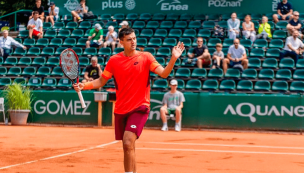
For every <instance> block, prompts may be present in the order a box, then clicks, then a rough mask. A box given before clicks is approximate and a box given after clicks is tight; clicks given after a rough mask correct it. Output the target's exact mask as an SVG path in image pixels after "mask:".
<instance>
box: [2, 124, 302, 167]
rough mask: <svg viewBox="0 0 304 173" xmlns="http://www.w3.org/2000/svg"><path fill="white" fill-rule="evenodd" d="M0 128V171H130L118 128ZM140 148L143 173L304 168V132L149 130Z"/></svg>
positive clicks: (138, 151)
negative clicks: (116, 138) (117, 136)
mask: <svg viewBox="0 0 304 173" xmlns="http://www.w3.org/2000/svg"><path fill="white" fill-rule="evenodd" d="M0 131H1V133H0V155H1V157H0V158H1V159H0V172H5V173H8V172H14V173H15V172H18V173H25V172H26V173H27V172H30V173H42V172H43V173H44V172H52V173H59V172H60V173H61V172H68V173H72V172H86V173H87V172H89V173H95V172H100V173H108V172H109V173H112V172H114V173H116V172H117V173H123V172H124V170H123V153H122V145H121V142H120V141H118V142H113V141H114V130H113V129H100V128H72V127H37V126H0ZM103 144H105V145H103ZM97 146H99V147H97ZM136 148H137V150H136V154H137V168H138V170H137V172H138V173H206V172H208V173H209V172H210V173H245V172H246V173H248V172H250V173H303V172H304V136H301V135H294V134H265V133H253V132H252V133H251V132H246V133H245V132H241V133H240V132H210V131H185V130H184V131H182V132H179V133H177V132H174V131H169V132H161V131H160V130H147V129H145V130H144V132H143V134H142V136H141V138H140V139H139V140H138V141H137V144H136ZM83 149H87V150H83ZM53 156H57V157H53Z"/></svg>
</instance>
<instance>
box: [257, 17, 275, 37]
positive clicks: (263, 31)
mask: <svg viewBox="0 0 304 173" xmlns="http://www.w3.org/2000/svg"><path fill="white" fill-rule="evenodd" d="M261 37H263V38H264V39H267V38H272V35H271V26H270V25H269V23H268V18H267V17H266V16H263V18H262V23H261V24H260V26H259V29H258V35H257V38H261Z"/></svg>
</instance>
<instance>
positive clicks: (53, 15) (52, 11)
mask: <svg viewBox="0 0 304 173" xmlns="http://www.w3.org/2000/svg"><path fill="white" fill-rule="evenodd" d="M57 19H59V7H56V6H55V3H54V2H51V3H50V7H49V15H48V16H46V22H49V21H51V23H52V26H54V23H55V21H56V20H57Z"/></svg>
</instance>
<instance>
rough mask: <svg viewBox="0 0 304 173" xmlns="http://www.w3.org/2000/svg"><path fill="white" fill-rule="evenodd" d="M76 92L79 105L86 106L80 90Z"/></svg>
mask: <svg viewBox="0 0 304 173" xmlns="http://www.w3.org/2000/svg"><path fill="white" fill-rule="evenodd" d="M77 94H78V97H79V100H80V103H81V107H82V108H86V107H87V106H86V105H85V103H84V100H83V97H82V94H81V92H80V91H79V92H77Z"/></svg>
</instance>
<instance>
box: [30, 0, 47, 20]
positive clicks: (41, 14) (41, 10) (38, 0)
mask: <svg viewBox="0 0 304 173" xmlns="http://www.w3.org/2000/svg"><path fill="white" fill-rule="evenodd" d="M35 11H38V12H39V16H38V17H39V18H40V19H41V21H42V22H43V21H44V7H43V6H41V0H36V5H35V7H34V8H33V12H32V15H31V16H30V18H29V19H32V18H33V17H34V15H35V14H34V12H35Z"/></svg>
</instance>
